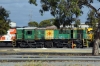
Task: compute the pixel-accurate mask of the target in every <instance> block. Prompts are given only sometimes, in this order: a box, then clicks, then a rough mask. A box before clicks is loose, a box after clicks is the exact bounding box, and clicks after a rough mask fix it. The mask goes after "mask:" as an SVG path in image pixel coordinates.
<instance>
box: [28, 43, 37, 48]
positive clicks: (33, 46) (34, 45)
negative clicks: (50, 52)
mask: <svg viewBox="0 0 100 66" xmlns="http://www.w3.org/2000/svg"><path fill="white" fill-rule="evenodd" d="M28 45H29V47H30V48H36V44H28Z"/></svg>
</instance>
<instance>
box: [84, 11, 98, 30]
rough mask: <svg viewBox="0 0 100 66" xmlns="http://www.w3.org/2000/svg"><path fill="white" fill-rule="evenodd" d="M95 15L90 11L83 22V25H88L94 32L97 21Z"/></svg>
mask: <svg viewBox="0 0 100 66" xmlns="http://www.w3.org/2000/svg"><path fill="white" fill-rule="evenodd" d="M95 15H96V13H95V11H94V10H90V12H89V13H88V18H87V21H86V22H85V24H87V25H89V26H90V27H92V28H93V29H94V30H95V29H96V27H97V23H98V21H99V18H97V17H96V16H95Z"/></svg>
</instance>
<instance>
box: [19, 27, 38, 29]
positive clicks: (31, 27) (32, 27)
mask: <svg viewBox="0 0 100 66" xmlns="http://www.w3.org/2000/svg"><path fill="white" fill-rule="evenodd" d="M36 28H37V27H21V28H17V29H36Z"/></svg>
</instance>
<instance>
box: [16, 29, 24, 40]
mask: <svg viewBox="0 0 100 66" xmlns="http://www.w3.org/2000/svg"><path fill="white" fill-rule="evenodd" d="M16 36H17V37H16V39H22V38H23V29H16Z"/></svg>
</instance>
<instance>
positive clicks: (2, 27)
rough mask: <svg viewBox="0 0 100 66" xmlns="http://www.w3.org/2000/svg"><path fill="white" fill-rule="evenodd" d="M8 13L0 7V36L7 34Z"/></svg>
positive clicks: (8, 26)
mask: <svg viewBox="0 0 100 66" xmlns="http://www.w3.org/2000/svg"><path fill="white" fill-rule="evenodd" d="M8 17H9V12H8V11H6V9H4V8H3V7H2V6H0V35H4V34H6V33H7V30H8V29H9V28H10V25H9V20H10V19H8Z"/></svg>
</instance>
